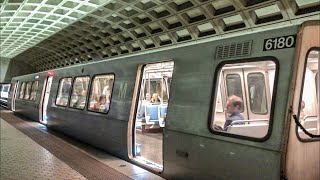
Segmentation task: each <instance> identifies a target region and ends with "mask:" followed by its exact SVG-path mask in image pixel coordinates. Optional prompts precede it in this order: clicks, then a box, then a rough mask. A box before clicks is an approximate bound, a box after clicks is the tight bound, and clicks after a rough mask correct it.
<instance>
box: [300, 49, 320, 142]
mask: <svg viewBox="0 0 320 180" xmlns="http://www.w3.org/2000/svg"><path fill="white" fill-rule="evenodd" d="M319 54H320V53H319V51H318V50H313V51H310V53H309V54H308V58H307V62H306V69H305V74H304V85H303V90H302V100H301V103H300V119H299V120H300V123H301V124H302V126H303V127H304V128H305V129H306V130H307V131H308V132H309V133H311V134H314V135H320V120H319V113H320V112H319V111H320V108H319V101H317V99H318V98H317V91H318V92H319V89H318V88H319V86H318V79H317V78H318V77H317V74H318V73H319V59H320V57H319V56H320V55H319ZM315 82H316V83H315ZM317 89H318V90H317ZM298 135H299V136H300V138H302V139H308V138H310V137H309V136H308V135H306V134H305V133H304V132H303V131H302V130H301V129H300V128H298Z"/></svg>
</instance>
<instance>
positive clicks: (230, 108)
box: [213, 95, 244, 131]
mask: <svg viewBox="0 0 320 180" xmlns="http://www.w3.org/2000/svg"><path fill="white" fill-rule="evenodd" d="M242 106H243V101H242V99H241V98H240V97H238V96H235V95H232V96H230V97H229V98H228V100H227V104H226V108H225V110H226V113H227V119H226V121H225V123H224V126H223V128H222V127H220V126H218V125H216V124H214V125H213V129H214V130H216V131H227V129H228V126H230V125H231V123H232V122H233V121H238V120H244V118H243V116H242V114H241V113H240V111H241V107H242ZM239 124H244V123H243V122H237V123H233V124H232V125H239Z"/></svg>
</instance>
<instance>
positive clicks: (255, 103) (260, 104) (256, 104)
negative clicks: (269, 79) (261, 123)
mask: <svg viewBox="0 0 320 180" xmlns="http://www.w3.org/2000/svg"><path fill="white" fill-rule="evenodd" d="M247 79H248V90H249V102H250V109H251V111H252V112H253V113H255V114H266V113H267V112H268V109H267V93H266V87H265V82H264V75H263V74H262V73H249V74H248V77H247Z"/></svg>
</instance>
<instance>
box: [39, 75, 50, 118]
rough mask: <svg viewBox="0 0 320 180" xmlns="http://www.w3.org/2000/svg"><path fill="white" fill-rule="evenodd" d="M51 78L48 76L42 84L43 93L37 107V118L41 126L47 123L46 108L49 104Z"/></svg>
mask: <svg viewBox="0 0 320 180" xmlns="http://www.w3.org/2000/svg"><path fill="white" fill-rule="evenodd" d="M52 78H53V77H52V76H48V77H47V78H46V79H45V81H44V84H43V91H42V96H41V101H40V106H39V117H40V119H39V120H40V122H41V123H43V124H46V123H47V107H48V103H49V96H50V90H51V84H52Z"/></svg>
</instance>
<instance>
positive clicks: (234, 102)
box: [211, 61, 276, 138]
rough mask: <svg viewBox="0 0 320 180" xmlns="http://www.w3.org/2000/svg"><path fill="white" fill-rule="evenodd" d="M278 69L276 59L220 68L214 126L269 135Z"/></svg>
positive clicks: (215, 97)
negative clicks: (274, 60) (275, 76)
mask: <svg viewBox="0 0 320 180" xmlns="http://www.w3.org/2000/svg"><path fill="white" fill-rule="evenodd" d="M275 70H276V64H275V63H274V62H273V61H257V62H246V63H233V64H225V65H224V66H223V67H222V68H221V69H219V74H218V75H219V77H218V79H219V81H218V82H217V84H216V91H215V94H214V96H213V98H214V106H213V108H214V109H213V114H212V117H213V119H212V123H211V128H212V129H213V130H214V131H219V132H223V133H229V134H236V135H240V136H248V137H253V138H263V137H265V136H266V135H267V132H268V128H269V121H270V112H271V111H270V107H271V106H270V104H271V101H272V99H271V97H272V94H273V85H274V75H275ZM266 86H267V87H266ZM222 105H224V107H222Z"/></svg>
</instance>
